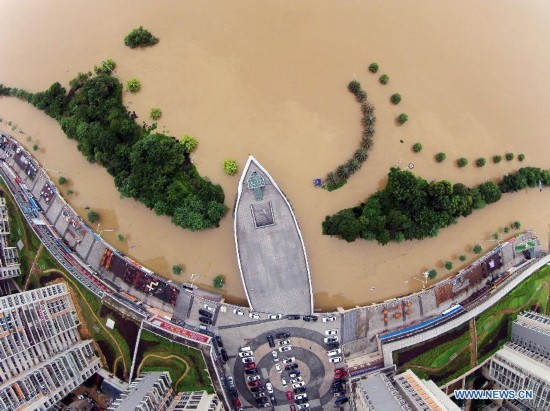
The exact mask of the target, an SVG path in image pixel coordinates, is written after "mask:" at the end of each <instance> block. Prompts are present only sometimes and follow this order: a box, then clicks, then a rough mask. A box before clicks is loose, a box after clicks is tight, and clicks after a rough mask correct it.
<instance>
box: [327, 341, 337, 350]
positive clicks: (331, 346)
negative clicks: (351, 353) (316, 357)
mask: <svg viewBox="0 0 550 411" xmlns="http://www.w3.org/2000/svg"><path fill="white" fill-rule="evenodd" d="M325 348H326V349H327V351H330V350H335V349H337V348H340V343H339V342H332V343H327V344H325Z"/></svg>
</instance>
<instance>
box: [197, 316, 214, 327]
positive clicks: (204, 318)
mask: <svg viewBox="0 0 550 411" xmlns="http://www.w3.org/2000/svg"><path fill="white" fill-rule="evenodd" d="M199 321H200V322H201V323H204V324H208V325H211V324H212V320H211V319H210V318H206V317H199Z"/></svg>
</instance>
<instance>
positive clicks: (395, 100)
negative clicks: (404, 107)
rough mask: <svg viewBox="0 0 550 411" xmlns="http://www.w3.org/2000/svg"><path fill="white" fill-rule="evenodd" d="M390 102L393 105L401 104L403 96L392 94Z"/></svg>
mask: <svg viewBox="0 0 550 411" xmlns="http://www.w3.org/2000/svg"><path fill="white" fill-rule="evenodd" d="M390 101H391V102H392V103H393V104H399V103H400V102H401V94H399V93H394V94H392V95H391V97H390Z"/></svg>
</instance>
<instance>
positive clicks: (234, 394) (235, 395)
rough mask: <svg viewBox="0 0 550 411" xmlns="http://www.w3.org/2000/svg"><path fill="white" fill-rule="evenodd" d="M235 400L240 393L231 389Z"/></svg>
mask: <svg viewBox="0 0 550 411" xmlns="http://www.w3.org/2000/svg"><path fill="white" fill-rule="evenodd" d="M229 393H230V394H231V396H232V397H233V398H238V397H239V391H237V389H236V388H231V391H230V392H229Z"/></svg>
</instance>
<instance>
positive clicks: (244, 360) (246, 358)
mask: <svg viewBox="0 0 550 411" xmlns="http://www.w3.org/2000/svg"><path fill="white" fill-rule="evenodd" d="M241 354H244V353H239V355H241ZM254 361H255V358H254V357H252V356H249V357H244V358H243V363H245V364H252V363H253V362H254Z"/></svg>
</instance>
